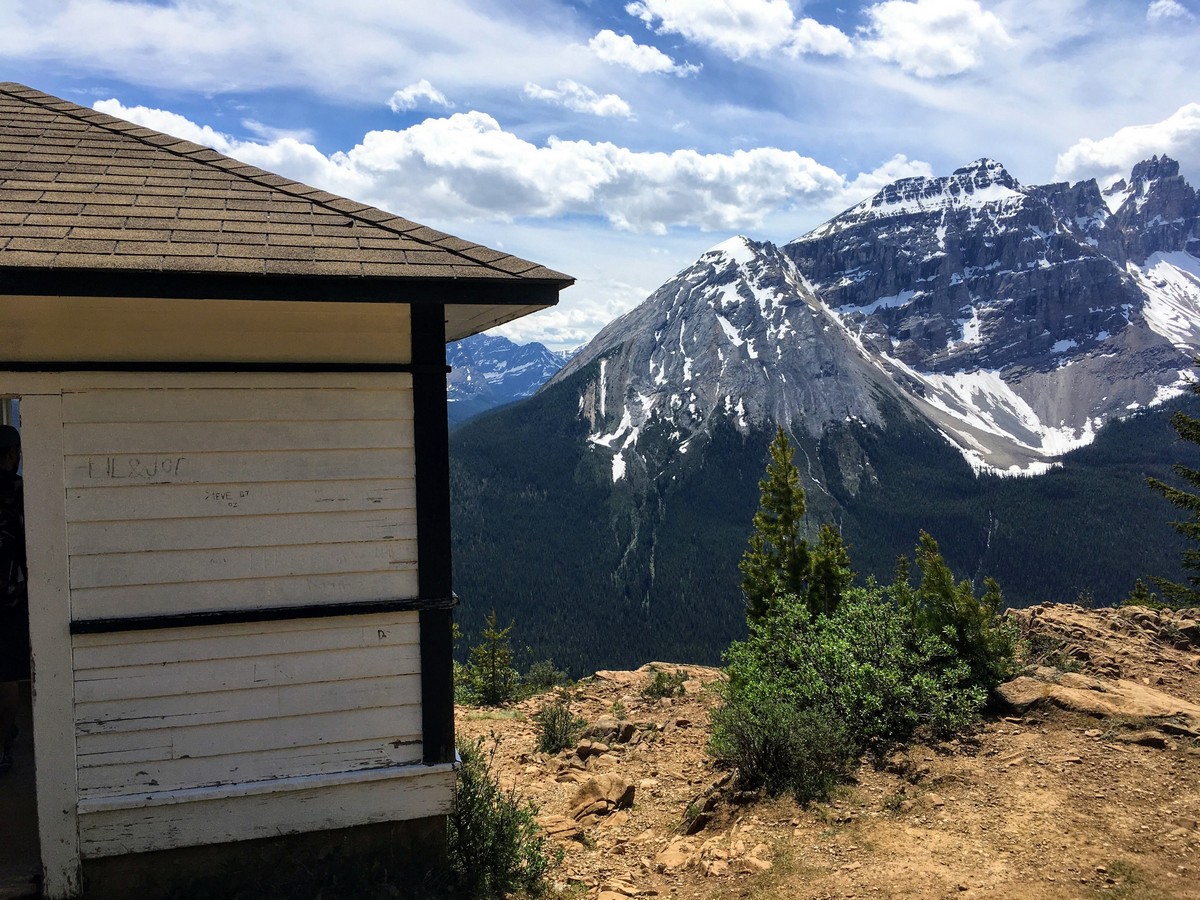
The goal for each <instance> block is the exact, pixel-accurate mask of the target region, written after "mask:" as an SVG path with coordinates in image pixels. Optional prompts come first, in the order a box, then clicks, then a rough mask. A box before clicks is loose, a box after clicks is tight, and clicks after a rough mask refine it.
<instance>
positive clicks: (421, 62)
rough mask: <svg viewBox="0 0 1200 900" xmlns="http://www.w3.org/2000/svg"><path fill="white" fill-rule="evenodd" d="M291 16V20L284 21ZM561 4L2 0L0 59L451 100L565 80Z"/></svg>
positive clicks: (187, 81) (331, 93)
mask: <svg viewBox="0 0 1200 900" xmlns="http://www.w3.org/2000/svg"><path fill="white" fill-rule="evenodd" d="M285 6H286V13H285V14H282V13H281V10H283V9H284V8H285ZM556 6H557V4H556V0H525V2H523V3H521V4H511V5H508V4H495V3H481V2H478V0H438V2H436V3H403V4H398V3H397V2H396V0H354V2H351V3H341V4H333V3H330V2H329V0H289V2H288V3H287V4H286V5H282V4H276V3H266V2H263V0H169V2H166V0H3V2H2V3H0V9H2V10H3V15H2V16H0V20H2V21H3V26H4V27H3V28H0V57H2V58H3V59H4V61H5V63H6V67H5V68H6V70H7V71H10V72H11V71H12V70H13V68H14V63H16V62H17V61H28V62H31V63H37V62H38V61H41V60H50V61H54V62H55V63H57V64H58V65H57V68H59V69H60V71H62V72H63V74H64V75H79V74H80V73H86V74H87V75H88V76H90V77H89V78H85V79H81V80H82V81H83V82H84V83H91V84H94V83H97V81H99V83H104V81H105V80H106V79H108V78H116V79H120V80H122V81H125V82H127V83H131V84H139V85H148V86H152V87H153V88H155V89H158V90H165V89H170V88H175V89H184V90H195V91H202V92H205V93H209V94H220V93H226V92H231V91H238V92H253V91H259V90H273V89H281V88H282V89H296V88H302V89H307V90H309V91H312V92H313V93H314V94H317V95H319V96H322V97H325V98H338V99H343V100H344V99H347V98H349V99H351V100H352V101H353V102H355V103H363V104H367V103H374V102H376V100H377V98H380V97H385V98H386V97H387V96H389V95H390V94H391V92H392V91H394V90H395V89H396V88H397V87H398V86H401V87H402V86H404V85H410V84H413V83H419V79H421V78H426V79H428V80H429V81H431V82H432V83H433V84H435V85H437V86H438V89H439V90H441V91H443V92H445V93H447V94H449V95H450V96H454V94H455V93H457V92H458V91H459V90H461V89H464V88H470V89H471V90H472V91H473V95H475V96H478V95H479V94H480V93H481V92H483V91H484V90H485V89H487V88H490V89H491V91H492V92H494V93H497V94H498V93H500V92H507V93H509V94H511V93H512V91H513V89H514V88H515V89H516V90H518V91H519V90H520V86H521V85H522V84H524V82H525V81H527V80H530V79H533V80H538V79H542V80H543V81H547V80H549V79H553V78H557V77H561V76H562V74H563V73H565V72H569V71H572V68H571V67H572V58H573V57H574V56H577V51H575V50H573V49H572V47H571V45H572V42H573V41H577V40H578V39H579V34H578V33H577V32H573V31H569V32H567V33H566V34H564V30H563V29H564V20H563V18H562V16H561V15H559V16H556V15H554V13H555V12H556Z"/></svg>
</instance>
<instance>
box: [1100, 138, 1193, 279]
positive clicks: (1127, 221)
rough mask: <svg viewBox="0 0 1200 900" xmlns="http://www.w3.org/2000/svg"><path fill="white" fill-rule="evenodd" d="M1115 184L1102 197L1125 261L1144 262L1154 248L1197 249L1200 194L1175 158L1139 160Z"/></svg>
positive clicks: (1164, 250)
mask: <svg viewBox="0 0 1200 900" xmlns="http://www.w3.org/2000/svg"><path fill="white" fill-rule="evenodd" d="M1118 184H1121V182H1118ZM1116 187H1117V185H1114V186H1113V188H1110V189H1109V192H1107V193H1106V197H1105V199H1106V200H1107V202H1108V205H1109V208H1110V209H1113V210H1114V212H1113V219H1114V223H1115V225H1116V226H1117V227H1118V228H1119V229H1120V230H1121V232H1122V236H1123V245H1124V250H1125V254H1126V256H1127V257H1128V260H1129V261H1131V262H1133V263H1135V264H1137V265H1138V266H1144V265H1146V264H1147V263H1148V262H1149V260H1150V258H1151V257H1153V256H1154V255H1155V254H1158V253H1173V252H1178V251H1181V250H1182V251H1189V252H1191V253H1193V254H1196V253H1200V195H1197V193H1196V191H1195V190H1194V189H1193V188H1192V186H1191V185H1189V184H1188V183H1187V181H1186V180H1185V179H1184V178H1183V176H1182V175H1180V174H1179V163H1178V162H1176V161H1175V160H1173V159H1171V158H1170V157H1169V156H1154V157H1151V158H1150V159H1147V160H1143V161H1142V162H1140V163H1138V164H1137V165H1136V166H1134V167H1133V172H1132V174H1131V175H1130V178H1129V181H1128V182H1125V183H1124V187H1123V189H1122V190H1120V191H1116V190H1114V189H1115V188H1116Z"/></svg>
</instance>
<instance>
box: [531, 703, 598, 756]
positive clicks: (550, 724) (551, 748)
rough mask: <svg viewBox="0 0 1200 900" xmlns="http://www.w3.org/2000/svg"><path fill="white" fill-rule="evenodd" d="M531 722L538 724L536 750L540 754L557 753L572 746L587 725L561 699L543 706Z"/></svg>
mask: <svg viewBox="0 0 1200 900" xmlns="http://www.w3.org/2000/svg"><path fill="white" fill-rule="evenodd" d="M533 720H534V721H535V722H537V724H538V745H537V748H538V751H539V752H541V753H558V752H559V751H560V750H566V749H567V748H568V747H570V746H573V745H574V744H575V742H576V741H578V740H579V735H580V734H582V733H583V729H584V726H585V725H587V722H586V721H585V720H583V719H581V718H579V717H578V716H576V715H574V714H573V713H572V712H571V710H570V707H568V706H567V704H566V702H565V701H564V700H563V699H562V698H559V699H558V700H556V701H554V702H553V703H550V704H548V705H546V706H543V707H542V708H541V709H540V710H538V712H537V714H536V715H535V716H534V717H533Z"/></svg>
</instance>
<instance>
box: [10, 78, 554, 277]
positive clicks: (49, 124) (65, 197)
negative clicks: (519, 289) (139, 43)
mask: <svg viewBox="0 0 1200 900" xmlns="http://www.w3.org/2000/svg"><path fill="white" fill-rule="evenodd" d="M30 269H37V270H64V269H69V270H81V269H105V270H113V269H118V270H119V269H126V270H128V271H129V272H131V273H172V272H175V273H185V272H186V273H196V274H197V275H199V274H202V273H204V272H210V273H212V274H214V275H230V274H261V275H264V276H326V277H331V278H343V279H345V278H355V279H369V278H376V279H421V280H426V279H434V280H460V279H466V280H469V281H471V282H472V283H479V282H480V281H484V282H486V281H489V280H491V281H495V282H502V283H504V284H505V285H512V283H513V282H514V281H515V280H518V281H523V282H527V283H529V284H530V286H531V287H535V286H536V287H537V288H539V289H542V290H545V289H547V288H549V289H553V290H555V291H557V290H559V289H561V288H563V287H566V286H567V285H569V284H570V283H571V281H572V279H571V278H570V277H568V276H566V275H563V274H562V273H560V272H555V271H553V270H550V269H547V268H545V267H543V266H538V265H537V264H535V263H531V262H528V261H526V260H523V259H518V258H516V257H514V256H511V255H509V254H505V253H501V252H499V251H496V250H491V249H489V248H487V247H482V246H480V245H478V244H474V243H472V242H470V241H466V240H463V239H461V238H457V237H453V236H451V235H447V234H444V233H442V232H440V231H436V230H434V229H432V228H426V227H425V226H423V225H419V224H417V223H415V222H412V221H410V220H408V219H405V218H403V217H400V216H397V215H395V214H394V213H390V212H386V211H384V210H380V209H376V208H374V207H371V206H367V205H365V204H363V203H360V202H358V201H355V200H350V199H347V198H345V197H338V196H336V195H334V194H330V193H328V192H327V191H323V190H320V189H318V188H313V187H310V186H308V185H304V184H300V183H298V182H295V181H292V180H290V179H288V178H285V177H283V176H281V175H275V174H272V173H270V172H264V171H263V170H262V169H258V168H256V167H254V166H250V165H246V164H245V163H241V162H238V161H237V160H234V159H230V158H229V157H226V156H223V155H222V154H220V153H218V152H217V151H215V150H212V149H209V148H207V147H202V146H200V145H198V144H193V143H191V142H190V141H185V140H181V139H179V138H175V137H171V136H170V135H165V134H162V133H160V132H157V131H154V130H152V129H149V128H143V127H141V126H138V125H135V124H133V123H130V122H125V121H123V120H121V119H115V118H113V117H112V116H108V115H105V114H103V113H99V112H97V111H95V110H90V109H87V108H85V107H81V106H77V105H75V104H73V103H69V102H67V101H64V100H60V99H58V98H56V97H51V96H50V95H48V94H43V93H41V92H39V91H35V90H33V89H31V88H28V87H26V86H24V85H19V84H14V83H11V82H7V83H0V272H3V271H8V272H10V273H11V272H17V271H21V270H30Z"/></svg>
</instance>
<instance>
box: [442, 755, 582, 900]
mask: <svg viewBox="0 0 1200 900" xmlns="http://www.w3.org/2000/svg"><path fill="white" fill-rule="evenodd" d="M494 752H495V751H494V750H493V753H494ZM458 753H459V756H460V757H461V759H462V764H461V765H460V766H459V769H458V777H457V780H456V781H455V792H454V808H453V809H452V811H451V813H450V817H449V829H448V856H449V869H450V877H451V880H452V888H453V891H454V896H456V897H471V898H479V900H500V898H503V897H509V896H517V897H539V896H541V895H542V894H543V893H544V892H545V890H546V887H547V876H548V874H549V872H550V870H551V869H553V868H554V867H555V866H556V865H558V863H559V862H561V860H562V853H561V851H556V850H554V849H552V847H551V844H550V840H549V838H547V837H546V836H545V834H543V833H542V831H541V829H540V828H539V827H538V825H537V822H536V820H535V817H536V815H537V807H535V806H534V805H533V803H532V802H531V801H525V802H522V801H521V800H519V799H518V798H517V797H516V795H515V794H514V793H513V792H511V791H510V792H507V793H506V792H504V791H502V790H501V789H500V786H499V784H498V783H497V782H496V779H495V777H494V776H493V775H492V772H491V769H490V767H489V760H488V758H486V757H485V754H484V750H483V739H482V738H480V739H479V740H477V741H475V742H473V743H469V744H460V745H459V747H458Z"/></svg>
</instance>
